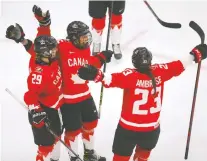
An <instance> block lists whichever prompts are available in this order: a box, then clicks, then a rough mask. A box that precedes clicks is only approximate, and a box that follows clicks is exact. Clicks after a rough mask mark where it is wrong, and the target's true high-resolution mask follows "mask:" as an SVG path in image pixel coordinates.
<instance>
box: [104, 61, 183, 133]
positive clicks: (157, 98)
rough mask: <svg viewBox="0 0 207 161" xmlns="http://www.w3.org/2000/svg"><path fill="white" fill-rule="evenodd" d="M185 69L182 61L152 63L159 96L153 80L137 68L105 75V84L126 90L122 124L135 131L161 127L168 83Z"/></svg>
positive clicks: (120, 122)
mask: <svg viewBox="0 0 207 161" xmlns="http://www.w3.org/2000/svg"><path fill="white" fill-rule="evenodd" d="M183 71H184V67H183V64H182V63H181V61H174V62H171V63H166V64H155V65H152V74H153V75H154V77H155V80H156V95H153V93H154V89H153V85H152V81H151V79H150V78H149V77H148V76H147V75H145V74H142V73H138V72H136V70H135V69H125V70H124V71H123V72H121V73H113V74H111V75H109V76H107V75H106V76H105V78H104V80H103V81H102V83H103V85H104V86H105V87H119V88H122V89H124V96H123V105H122V112H121V118H120V121H119V124H120V125H121V126H122V127H124V128H126V129H128V130H133V131H152V130H154V129H156V128H157V127H158V126H159V123H160V120H159V117H160V111H161V105H162V99H163V90H164V83H165V82H166V81H168V80H170V79H171V78H172V77H174V76H178V75H180V74H181V73H182V72H183Z"/></svg>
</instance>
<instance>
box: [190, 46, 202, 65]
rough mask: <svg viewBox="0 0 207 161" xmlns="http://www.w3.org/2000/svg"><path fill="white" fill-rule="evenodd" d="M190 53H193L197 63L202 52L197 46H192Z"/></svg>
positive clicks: (200, 58)
mask: <svg viewBox="0 0 207 161" xmlns="http://www.w3.org/2000/svg"><path fill="white" fill-rule="evenodd" d="M191 54H192V55H194V57H195V62H196V63H198V62H200V61H201V60H202V54H201V52H200V51H199V50H198V49H197V48H194V49H193V50H192V52H191Z"/></svg>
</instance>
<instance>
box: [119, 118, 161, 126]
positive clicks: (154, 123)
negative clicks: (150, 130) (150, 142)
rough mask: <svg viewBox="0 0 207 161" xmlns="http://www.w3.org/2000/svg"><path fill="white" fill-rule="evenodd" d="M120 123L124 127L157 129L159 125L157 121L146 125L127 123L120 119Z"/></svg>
mask: <svg viewBox="0 0 207 161" xmlns="http://www.w3.org/2000/svg"><path fill="white" fill-rule="evenodd" d="M120 121H121V122H123V123H124V124H126V125H129V126H133V127H157V126H158V125H159V120H158V121H157V122H152V123H148V124H137V123H134V122H130V121H127V120H125V119H123V118H122V117H121V119H120Z"/></svg>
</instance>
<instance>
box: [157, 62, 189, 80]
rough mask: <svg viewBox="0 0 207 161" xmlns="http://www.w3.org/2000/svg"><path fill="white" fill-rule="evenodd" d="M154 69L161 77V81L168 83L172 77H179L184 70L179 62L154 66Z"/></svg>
mask: <svg viewBox="0 0 207 161" xmlns="http://www.w3.org/2000/svg"><path fill="white" fill-rule="evenodd" d="M154 67H155V68H158V70H159V75H161V77H162V79H163V81H168V80H170V79H171V78H173V77H176V76H179V75H180V74H181V73H182V72H183V71H184V70H185V68H184V66H183V64H182V62H181V61H180V60H178V61H173V62H170V63H166V64H156V65H155V66H154Z"/></svg>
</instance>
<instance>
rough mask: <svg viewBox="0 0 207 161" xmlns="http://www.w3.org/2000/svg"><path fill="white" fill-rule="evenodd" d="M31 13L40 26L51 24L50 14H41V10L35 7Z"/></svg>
mask: <svg viewBox="0 0 207 161" xmlns="http://www.w3.org/2000/svg"><path fill="white" fill-rule="evenodd" d="M32 11H33V13H34V15H35V17H36V19H37V20H38V22H39V25H40V26H49V25H50V24H51V19H50V12H49V11H47V12H46V13H43V12H42V9H41V8H40V7H38V6H36V5H34V6H33V8H32Z"/></svg>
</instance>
